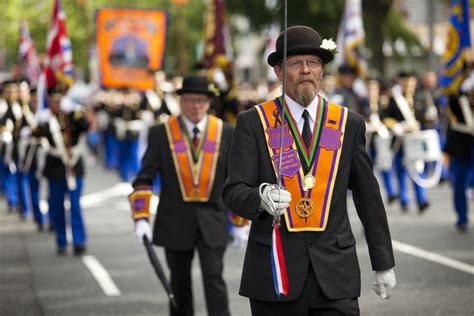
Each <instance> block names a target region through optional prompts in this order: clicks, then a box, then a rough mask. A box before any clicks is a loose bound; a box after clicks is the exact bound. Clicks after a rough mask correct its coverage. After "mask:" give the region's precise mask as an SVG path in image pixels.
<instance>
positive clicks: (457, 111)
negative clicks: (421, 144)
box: [444, 94, 474, 161]
mask: <svg viewBox="0 0 474 316" xmlns="http://www.w3.org/2000/svg"><path fill="white" fill-rule="evenodd" d="M460 97H461V95H459V94H456V95H452V94H451V95H449V104H448V108H449V114H450V115H449V119H450V121H451V123H454V122H458V123H461V124H465V123H466V118H465V117H464V114H463V113H462V110H461V106H460V104H459V98H460ZM470 102H471V104H472V102H473V101H472V100H470ZM473 107H474V106H472V105H471V108H473ZM472 144H474V137H473V136H472V135H471V134H467V133H462V132H459V131H456V130H453V129H452V128H451V127H449V128H448V131H447V133H446V144H445V146H444V151H445V152H446V153H447V154H448V155H450V156H451V157H454V158H456V159H459V160H466V161H469V160H470V159H471V151H470V150H469V148H470V147H471V146H472Z"/></svg>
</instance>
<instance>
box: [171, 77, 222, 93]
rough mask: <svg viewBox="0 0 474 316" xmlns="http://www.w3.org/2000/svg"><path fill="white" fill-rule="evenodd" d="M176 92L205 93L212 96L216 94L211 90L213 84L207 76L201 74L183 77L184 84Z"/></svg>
mask: <svg viewBox="0 0 474 316" xmlns="http://www.w3.org/2000/svg"><path fill="white" fill-rule="evenodd" d="M176 93H177V94H179V95H181V94H183V93H203V94H207V95H208V96H210V97H212V96H214V95H215V93H214V91H213V90H211V85H210V84H209V82H208V81H207V78H206V77H201V76H186V77H184V79H183V86H182V87H181V89H178V90H176Z"/></svg>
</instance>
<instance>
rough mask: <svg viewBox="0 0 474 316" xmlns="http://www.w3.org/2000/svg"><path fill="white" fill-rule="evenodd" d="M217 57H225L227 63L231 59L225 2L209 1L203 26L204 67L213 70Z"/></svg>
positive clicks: (218, 0)
mask: <svg viewBox="0 0 474 316" xmlns="http://www.w3.org/2000/svg"><path fill="white" fill-rule="evenodd" d="M217 56H225V57H226V59H227V60H228V61H229V60H231V59H232V50H231V46H230V31H229V27H228V24H227V16H226V10H225V0H210V1H209V7H208V11H207V15H206V21H205V25H204V55H203V64H204V66H205V67H206V68H213V67H214V66H215V61H216V57H217Z"/></svg>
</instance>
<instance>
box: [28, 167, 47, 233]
mask: <svg viewBox="0 0 474 316" xmlns="http://www.w3.org/2000/svg"><path fill="white" fill-rule="evenodd" d="M27 178H28V186H29V188H30V197H31V208H32V209H33V216H34V218H35V222H36V223H38V224H41V225H42V224H44V215H43V213H41V210H40V192H39V189H40V185H39V180H38V179H37V178H36V171H35V170H30V171H28V174H27Z"/></svg>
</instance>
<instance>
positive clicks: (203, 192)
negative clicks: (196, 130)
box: [165, 115, 223, 202]
mask: <svg viewBox="0 0 474 316" xmlns="http://www.w3.org/2000/svg"><path fill="white" fill-rule="evenodd" d="M222 125H223V124H222V121H221V120H220V119H218V118H217V117H215V116H212V115H209V116H208V118H207V126H206V129H205V131H204V133H203V138H202V141H201V144H200V145H199V149H198V152H197V154H195V155H194V156H195V158H197V159H193V154H194V151H193V149H191V146H194V145H193V144H192V141H191V140H190V139H189V137H188V136H187V133H186V132H185V131H183V130H184V129H185V127H183V128H182V127H181V125H180V122H179V119H178V117H171V118H170V119H169V120H168V121H167V122H166V123H165V129H166V134H167V135H168V141H169V143H170V149H171V156H172V157H173V162H174V167H175V169H176V173H177V174H176V175H177V177H178V182H179V187H180V189H181V194H182V196H183V201H185V202H207V201H209V197H210V195H211V191H212V186H213V184H214V178H215V173H216V167H217V159H218V157H219V148H220V145H221V136H222Z"/></svg>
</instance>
